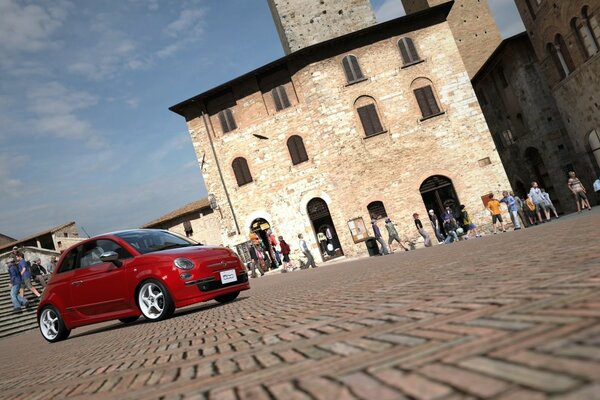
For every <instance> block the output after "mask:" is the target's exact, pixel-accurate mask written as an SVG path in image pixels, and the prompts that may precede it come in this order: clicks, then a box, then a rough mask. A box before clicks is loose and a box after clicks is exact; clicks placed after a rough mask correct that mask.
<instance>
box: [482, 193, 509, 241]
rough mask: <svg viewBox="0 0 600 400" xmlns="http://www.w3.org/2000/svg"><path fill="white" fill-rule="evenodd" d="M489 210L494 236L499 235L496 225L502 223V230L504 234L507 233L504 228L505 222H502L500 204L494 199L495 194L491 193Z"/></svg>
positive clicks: (488, 204)
mask: <svg viewBox="0 0 600 400" xmlns="http://www.w3.org/2000/svg"><path fill="white" fill-rule="evenodd" d="M488 199H489V200H488V203H487V206H486V207H487V209H488V210H489V211H490V214H491V216H492V229H493V232H494V235H495V234H496V233H497V228H496V224H497V223H498V222H500V227H501V228H502V232H506V229H505V228H504V221H502V211H500V202H499V201H498V200H496V199H495V198H494V194H493V193H490V194H489V196H488Z"/></svg>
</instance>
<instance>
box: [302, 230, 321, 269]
mask: <svg viewBox="0 0 600 400" xmlns="http://www.w3.org/2000/svg"><path fill="white" fill-rule="evenodd" d="M298 246H299V247H300V250H301V251H302V253H303V254H304V256H305V257H306V258H307V259H308V266H309V267H310V268H317V264H315V259H314V257H313V256H312V254H311V253H310V250H309V249H308V245H307V244H306V240H304V236H302V234H301V233H300V234H299V235H298Z"/></svg>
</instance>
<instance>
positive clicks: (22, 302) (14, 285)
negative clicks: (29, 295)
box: [7, 256, 28, 312]
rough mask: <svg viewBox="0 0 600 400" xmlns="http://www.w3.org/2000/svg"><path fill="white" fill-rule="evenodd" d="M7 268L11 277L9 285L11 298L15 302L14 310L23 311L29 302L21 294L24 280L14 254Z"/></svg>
mask: <svg viewBox="0 0 600 400" xmlns="http://www.w3.org/2000/svg"><path fill="white" fill-rule="evenodd" d="M7 270H8V275H9V277H10V282H9V284H8V285H9V287H10V300H11V301H12V304H13V312H21V309H22V308H23V307H25V306H27V304H28V302H27V299H26V298H24V297H23V296H21V295H19V291H20V290H21V282H22V277H21V271H19V266H18V265H17V263H16V260H15V259H14V258H12V256H11V257H10V258H9V259H8V264H7Z"/></svg>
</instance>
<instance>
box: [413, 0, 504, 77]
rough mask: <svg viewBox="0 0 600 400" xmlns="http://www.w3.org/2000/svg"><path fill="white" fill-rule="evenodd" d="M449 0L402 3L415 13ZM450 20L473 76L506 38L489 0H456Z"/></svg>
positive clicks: (420, 0) (467, 66)
mask: <svg viewBox="0 0 600 400" xmlns="http://www.w3.org/2000/svg"><path fill="white" fill-rule="evenodd" d="M446 1H447V0H402V4H403V5H404V10H405V11H406V13H407V14H411V13H414V12H418V11H421V10H424V9H425V8H427V7H433V6H437V5H438V4H441V3H445V2H446ZM448 24H449V25H450V29H452V34H453V35H454V40H455V41H456V45H457V46H458V50H459V51H460V54H461V56H462V59H463V62H464V63H465V67H466V68H467V72H468V73H469V78H473V76H474V75H475V74H476V73H477V71H479V68H481V66H482V65H483V64H484V63H485V62H486V61H487V59H488V58H489V57H490V56H491V55H492V53H493V52H494V51H495V50H496V48H497V47H498V45H499V44H500V42H501V41H502V37H501V36H500V31H498V27H497V26H496V21H495V20H494V16H493V15H492V12H491V11H490V7H489V5H488V2H487V0H455V1H454V6H453V7H452V11H451V12H450V15H449V16H448Z"/></svg>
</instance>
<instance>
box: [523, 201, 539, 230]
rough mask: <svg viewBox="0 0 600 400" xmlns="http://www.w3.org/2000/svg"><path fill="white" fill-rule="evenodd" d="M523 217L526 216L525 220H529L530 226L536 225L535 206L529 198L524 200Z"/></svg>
mask: <svg viewBox="0 0 600 400" xmlns="http://www.w3.org/2000/svg"><path fill="white" fill-rule="evenodd" d="M524 210H525V215H527V218H528V219H529V224H530V225H537V224H538V223H537V221H536V219H535V211H536V208H535V204H533V201H532V200H531V198H529V197H527V199H526V200H525V207H524Z"/></svg>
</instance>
